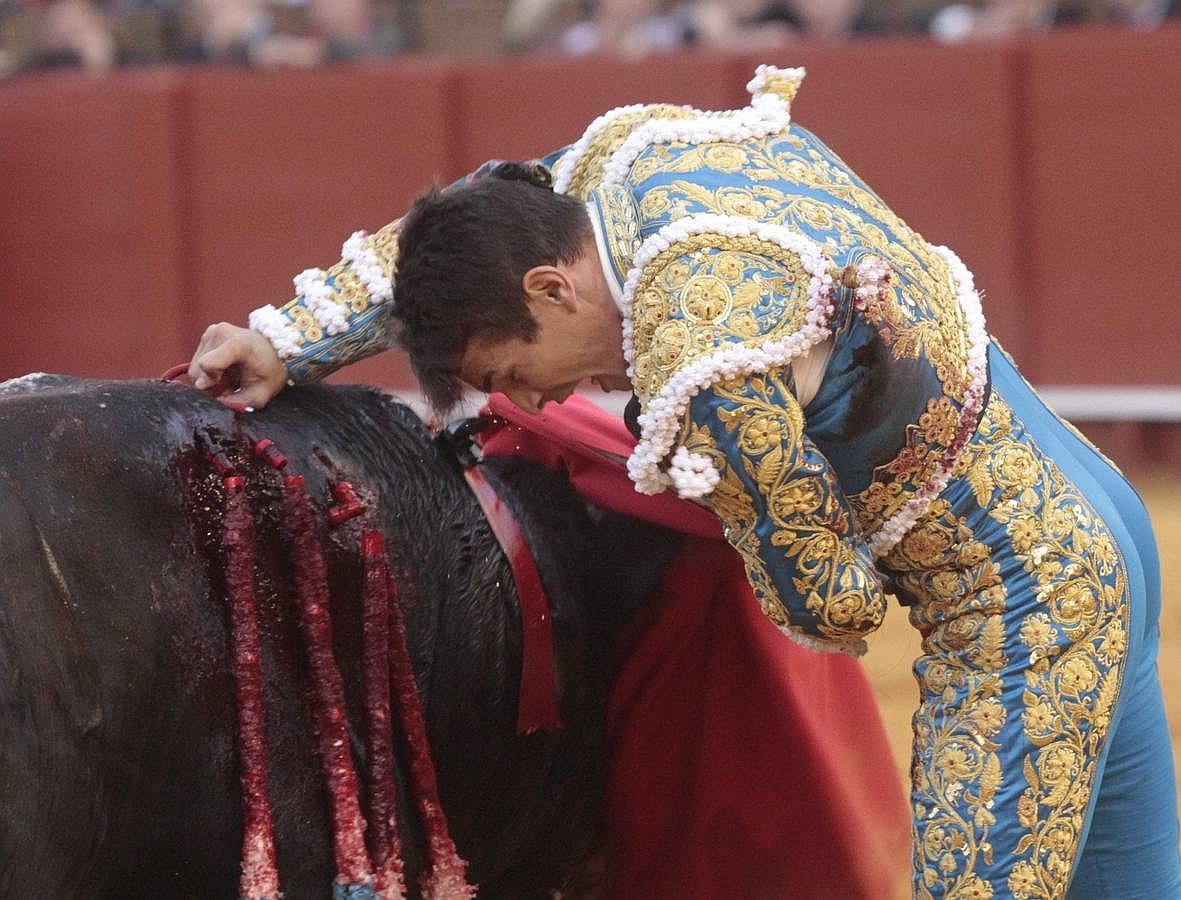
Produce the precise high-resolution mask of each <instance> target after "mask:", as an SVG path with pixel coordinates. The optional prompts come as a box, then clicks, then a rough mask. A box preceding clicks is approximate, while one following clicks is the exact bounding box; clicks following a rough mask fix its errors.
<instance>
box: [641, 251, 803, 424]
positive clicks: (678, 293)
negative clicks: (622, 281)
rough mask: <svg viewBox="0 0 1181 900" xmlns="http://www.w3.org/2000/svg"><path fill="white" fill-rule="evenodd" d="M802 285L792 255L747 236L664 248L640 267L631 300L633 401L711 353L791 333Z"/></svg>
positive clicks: (798, 323) (799, 316) (799, 315)
mask: <svg viewBox="0 0 1181 900" xmlns="http://www.w3.org/2000/svg"><path fill="white" fill-rule="evenodd" d="M809 279H810V276H809V275H808V273H807V272H806V270H805V269H804V267H803V264H802V263H801V262H800V259H799V257H798V256H796V255H795V254H794V253H792V252H791V251H789V250H786V249H784V248H783V247H781V246H780V245H778V244H774V243H770V242H768V241H762V240H759V239H758V238H755V237H729V236H724V235H719V234H698V235H694V236H692V237H690V238H688V239H687V240H685V241H681V242H679V243H677V244H675V245H674V246H672V247H670V248H669V249H668V250H665V251H664V252H663V253H661V254H660V255H659V256H657V257H656V259H655V260H653V262H652V263H651V264H650V265H648V266H647V267H645V269H644V272H643V274H642V275H641V277H640V280H639V282H638V284H637V285H636V292H635V295H634V299H633V301H632V326H633V330H632V341H633V344H634V348H635V355H634V358H635V369H636V378H635V386H636V390H637V392H638V393H639V395H640V398H641V401H642V402H643V403H644V404H645V406H646V404H647V402H648V400H649V399H651V398H652V397H654V396H656V395H657V394H658V393H659V392H660V390H661V388H662V387H663V386H664V384H665V383H666V382H667V381H668V379H669V378H671V377H672V375H673V374H674V372H675V371H676V370H677V369H679V368H681V367H683V366H684V365H686V364H687V363H689V362H691V361H692V360H694V359H695V358H697V357H699V356H701V355H704V354H707V353H709V352H711V351H712V350H714V349H716V348H717V347H720V346H722V345H724V344H727V343H736V342H745V341H750V340H758V341H760V342H761V341H770V340H775V339H776V338H780V337H785V336H787V335H788V334H791V333H792V332H795V331H798V330H799V329H800V328H801V327H802V326H803V323H804V320H805V318H806V316H807V312H808V309H807V302H808V292H807V284H808V282H809Z"/></svg>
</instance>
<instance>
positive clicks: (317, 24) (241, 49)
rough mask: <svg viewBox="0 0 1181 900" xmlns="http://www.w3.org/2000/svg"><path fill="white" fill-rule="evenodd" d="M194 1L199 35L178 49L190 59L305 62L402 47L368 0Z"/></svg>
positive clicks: (260, 63) (303, 64) (312, 63)
mask: <svg viewBox="0 0 1181 900" xmlns="http://www.w3.org/2000/svg"><path fill="white" fill-rule="evenodd" d="M192 2H193V4H194V6H193V8H194V12H195V13H196V15H195V25H196V30H197V34H196V36H195V38H194V40H192V41H190V43H189V45H188V47H187V48H186V50H185V51H184V52H183V53H182V57H183V58H184V59H187V60H190V61H219V62H237V63H249V64H250V65H254V66H260V67H270V66H297V67H307V66H315V65H319V64H321V63H325V62H334V61H338V60H350V59H359V58H361V57H365V56H376V55H389V54H392V53H396V52H397V51H398V50H400V49H401V44H402V42H401V40H400V39H399V33H398V32H397V30H396V29H395V28H394V27H393V26H392V24H389V23H381V22H379V21H378V19H377V18H376V17H375V15H374V11H373V4H372V2H371V0H309V2H308V3H307V5H306V6H286V7H280V8H278V9H277V10H272V9H270V8H269V7H268V6H266V5H265V3H266V0H192ZM276 13H279V14H280V15H276ZM280 18H281V19H282V22H281V23H279V24H277V22H276V20H277V19H280Z"/></svg>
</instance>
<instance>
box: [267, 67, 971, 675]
mask: <svg viewBox="0 0 1181 900" xmlns="http://www.w3.org/2000/svg"><path fill="white" fill-rule="evenodd" d="M802 76H803V71H802V70H798V69H789V70H780V69H775V68H771V67H760V69H759V71H758V73H757V74H756V77H755V78H754V80H752V81H751V83H750V85H749V86H748V87H749V89H750V92H751V96H752V100H751V104H750V105H749V106H748V107H746V108H744V109H741V110H735V111H729V112H700V111H698V110H694V109H691V108H687V107H680V106H668V105H644V106H631V107H624V108H621V109H617V110H614V111H612V112H610V113H607V114H606V115H604V116H601V117H600V118H599V119H597V120H595V122H593V123H592V124H591V125H590V126H589V127H588V128H587V130H586V132H585V133H584V134H583V136H582V137H581V138H580V139H579V140H578V141H577V142H576V143H575V144H573V145H571V146H570V147H568V148H565V149H564V150H562V151H559V153H557V154H554V155H553V156H552V157H550V158H548V159H547V162H549V163H550V164H551V165H552V167H553V171H554V176H555V182H554V187H555V190H560V191H564V192H567V193H570V194H572V195H575V196H578V197H581V198H583V199H585V200H586V201H587V205H588V210H589V212H590V214H591V217H592V220H593V221H594V223H595V225H596V233H597V236H598V238H599V246H600V255H601V256H603V258H604V259H603V261H604V264H605V269H606V270H607V272H608V273H609V275H610V276H611V277H613V279H614V281H615V283H616V287H617V288H618V294H619V299H620V303H621V310H622V314H623V321H624V350H625V354H626V356H627V359H628V363H629V366H630V369H629V374H630V376H631V378H632V382H633V385H634V387H635V390H636V394H637V396H638V397H639V399H640V404H641V414H640V418H639V423H640V428H641V435H640V439H639V443H638V445H637V447H636V450H635V452H634V453H633V455H632V457H631V459H630V460H629V472H630V474H631V476H632V478H633V480H634V481H635V483H636V486H637V490H640V491H643V492H648V493H653V492H657V491H661V490H664V489H665V488H667V487H670V486H671V487H674V488H675V489H676V490H677V491H678V492H679V493H681V494H682V495H683V496H690V497H696V498H699V499H700V501H701V502H703V503H706V504H707V505H709V506H710V507H711V508H712V509H713V510H714V512H715V513H716V514H717V515H718V516H719V517H720V519H721V520H722V522H723V525H724V527H725V531H726V534H727V537H728V539H729V541H730V542H731V543H732V544H733V545H734V546H735V548H736V549H737V550H738V551H739V552H740V553H741V554H742V556H743V559H744V560H745V563H746V567H747V572H748V575H749V577H750V580H751V584H752V585H753V587H754V590H755V594H756V596H757V597H758V599H759V602H760V604H761V606H762V608H763V609H764V611H765V612H766V613H767V614H768V615H769V616H770V617H771V618H772V619H773V620H774V621H775V622H776V624H778V625H779V626H780V627H781V628H782V629H783V630H785V631H786V632H787V633H788V634H789V635H790V636H792V637H793V638H796V639H797V640H799V641H801V642H802V643H805V644H807V645H809V646H812V647H814V648H815V649H830V650H840V651H843V652H849V653H860V652H863V649H864V642H863V638H864V636H865V635H866V634H867V633H868V632H870V631H872V630H873V629H874V628H876V627H877V626H878V625H879V624H880V622H881V620H882V616H883V614H884V611H885V591H884V589H883V584H882V580H881V578H880V577H879V575H878V572H877V570H876V568H875V564H874V559H875V557H880V556H882V555H884V554H885V553H887V552H888V551H889V550H890V549H891V548H892V547H893V546H894V545H895V544H896V543H897V541H898V540H899V538H900V537H901V536H902V535H903V534H904V533H905V532H906V531H907V529H908V528H909V527H910V526H911V525H913V523H914V522H915V521H916V520H917V519H918V518H919V516H920V515H922V513H923V512H924V511H925V510H926V508H927V506H928V505H929V503H930V502H931V500H932V499H933V498H935V497H936V496H937V495H938V494H939V492H940V491H941V490H942V488H943V487H944V485H945V484H946V482H947V481H948V479H949V478H950V477H951V474H952V469H953V468H954V466H955V464H956V461H957V458H958V457H959V455H960V454H961V453H962V451H963V449H964V446H965V443H966V441H967V439H968V437H969V436H970V434H971V433H972V432H974V431H975V430H976V427H977V424H978V420H979V416H980V411H981V409H982V407H983V403H984V395H985V392H986V389H987V365H986V348H987V336H986V334H985V332H984V328H983V320H982V318H981V316H980V311H979V303H978V298H977V297H976V294H975V292H974V290H973V286H972V281H971V276H970V275H969V274H968V272H967V270H966V269H965V268H964V267H963V265H962V264H961V263H960V262H959V260H958V259H957V258H956V257H955V256H954V254H952V253H951V252H950V251H948V250H946V249H945V248H936V247H932V246H931V245H929V244H927V243H926V242H925V241H924V240H923V239H922V238H921V237H920V236H919V235H918V234H916V233H915V232H914V231H912V230H911V229H910V228H908V227H907V226H906V225H905V223H903V222H902V221H901V220H900V219H899V218H898V217H897V216H896V215H895V214H894V213H893V212H892V211H891V210H890V209H889V208H888V207H887V206H886V205H885V204H884V203H883V202H882V201H881V200H880V199H879V198H878V197H877V195H876V194H874V193H873V192H872V191H871V190H870V189H869V188H868V187H866V185H865V184H863V183H862V182H861V181H860V179H858V177H857V176H856V175H855V174H854V173H853V172H851V171H850V169H849V168H848V166H846V165H845V164H844V163H843V162H842V161H841V160H840V159H839V158H838V157H837V156H836V155H835V154H833V153H832V151H830V150H829V149H828V148H827V147H825V146H824V144H822V143H821V142H820V141H819V140H818V139H817V138H816V137H815V136H813V135H812V134H810V133H809V132H807V131H805V130H804V129H802V128H800V127H799V126H797V125H794V124H792V123H791V119H790V107H791V102H792V100H793V98H794V96H795V93H796V91H797V89H798V86H799V83H800V80H801V78H802ZM396 232H397V224H396V223H394V224H393V225H390V226H387V227H386V228H385V229H383V230H382V231H380V232H378V233H377V234H375V235H373V236H368V235H364V234H362V233H358V234H357V235H354V236H353V237H352V238H350V243H346V245H345V248H344V249H345V253H344V256H345V259H343V260H342V261H341V262H340V263H338V264H337V266H335V267H333V268H332V269H329V270H328V271H327V272H322V271H320V270H309V271H308V272H305V273H303V274H302V275H301V276H299V278H298V279H297V287H298V288H300V297H297V298H296V300H294V301H292V303H290V304H288V305H287V306H286V307H283V308H282V309H280V310H275V309H273V308H271V307H264V308H263V309H262V310H257V311H256V312H255V313H254V314H253V315H252V318H251V325H252V327H254V328H256V329H257V330H259V331H262V332H263V333H264V334H266V335H267V336H268V337H269V338H271V340H272V342H273V343H274V344H275V346H276V348H277V349H278V350H279V353H280V356H282V357H283V358H284V359H285V360H286V362H287V365H288V368H289V370H290V373H291V376H292V378H293V379H294V380H297V381H300V380H311V379H313V378H315V377H319V376H321V375H323V374H326V373H327V372H328V371H331V370H332V369H334V368H336V367H337V366H338V365H341V364H344V363H345V362H351V361H353V360H355V359H358V358H360V357H361V356H364V355H368V354H369V353H372V352H376V351H377V350H380V349H384V347H385V346H386V343H385V341H386V338H385V327H384V324H383V321H384V316H383V308H384V307H385V306H386V304H388V302H389V301H390V298H391V291H390V290H389V288H388V285H389V281H390V279H391V278H393V277H394V275H395V271H396V265H395V260H394V252H395V245H396ZM383 279H384V282H383ZM383 285H385V286H386V287H383ZM805 368H810V369H811V370H812V371H814V372H819V375H821V376H822V377H816V378H812V379H809V380H810V381H813V382H817V384H813V385H811V386H805V385H802V384H801V378H800V373H801V372H802V371H803V370H804V369H805Z"/></svg>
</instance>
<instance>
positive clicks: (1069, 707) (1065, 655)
mask: <svg viewBox="0 0 1181 900" xmlns="http://www.w3.org/2000/svg"><path fill="white" fill-rule="evenodd" d="M984 424H985V426H986V430H984V433H983V435H982V439H983V440H985V441H989V442H990V444H992V445H994V449H993V450H992V451H991V452H990V453H989V454H988V455H987V457H982V459H981V461H980V462H979V463H978V464H977V465H976V466H975V467H974V468H975V476H976V477H975V482H974V485H973V486H974V489H975V490H976V491H977V492H978V493H985V492H990V493H992V502H991V504H990V507H989V515H990V517H991V518H992V519H994V520H996V521H997V522H1000V523H1002V524H1004V525H1005V528H1006V532H1007V533H1008V535H1009V538H1010V540H1011V541H1012V544H1013V548H1014V551H1015V554H1016V557H1017V559H1019V560H1020V561H1021V564H1022V566H1023V568H1024V569H1025V572H1026V573H1027V574H1028V576H1029V577H1030V579H1031V583H1032V589H1033V591H1034V595H1035V598H1036V605H1037V611H1035V612H1032V613H1030V614H1029V615H1027V616H1026V617H1025V619H1024V621H1023V622H1022V624H1021V628H1020V632H1019V635H1020V640H1021V644H1022V646H1023V648H1024V649H1025V650H1026V651H1027V652H1028V668H1027V669H1026V672H1025V691H1024V694H1023V699H1022V705H1023V713H1022V722H1023V725H1024V733H1025V736H1026V738H1027V739H1028V740H1029V742H1030V743H1031V744H1032V745H1033V748H1034V749H1032V750H1031V751H1030V752H1029V753H1027V754H1026V755H1025V758H1024V760H1023V762H1022V773H1023V775H1024V778H1025V783H1026V787H1025V789H1024V790H1023V791H1022V794H1021V798H1020V800H1019V803H1018V815H1019V818H1020V822H1021V825H1022V827H1023V828H1025V829H1026V830H1027V831H1026V834H1024V835H1023V836H1022V837H1021V839H1020V840H1019V841H1018V842H1017V846H1016V848H1015V851H1014V853H1015V855H1016V856H1017V857H1019V858H1020V862H1019V863H1018V864H1017V865H1016V866H1015V867H1014V869H1013V872H1012V873H1011V875H1010V878H1009V882H1008V887H1009V890H1010V891H1011V892H1012V893H1013V896H1015V897H1017V898H1018V900H1022V898H1033V897H1037V898H1042V897H1048V898H1054V897H1062V896H1064V895H1065V890H1066V887H1065V886H1066V884H1067V882H1068V880H1069V875H1070V870H1071V866H1072V865H1073V864H1074V858H1075V855H1076V853H1077V849H1078V841H1079V838H1080V836H1081V834H1082V829H1083V823H1084V819H1085V816H1086V809H1087V804H1088V802H1089V800H1090V797H1091V791H1092V789H1093V787H1094V780H1095V768H1096V764H1097V760H1098V758H1099V755H1100V754H1101V752H1102V750H1103V745H1104V742H1105V740H1106V738H1107V733H1108V730H1109V728H1110V726H1111V715H1112V711H1113V709H1114V707H1115V702H1116V699H1117V698H1118V696H1119V691H1120V684H1121V679H1122V675H1123V668H1124V667H1123V657H1124V654H1125V653H1126V650H1127V624H1128V616H1129V600H1128V583H1127V574H1126V568H1125V566H1124V564H1123V560H1122V558H1121V557H1120V554H1119V551H1118V549H1117V545H1116V543H1115V540H1114V538H1113V536H1112V535H1111V533H1110V531H1109V530H1108V528H1107V526H1106V524H1105V523H1104V522H1103V520H1102V518H1101V517H1100V516H1099V515H1098V514H1097V513H1096V511H1095V510H1094V509H1093V508H1092V507H1091V505H1090V503H1089V502H1087V500H1086V498H1084V497H1083V496H1082V495H1081V494H1080V493H1079V492H1078V489H1077V488H1076V487H1075V486H1074V485H1073V484H1072V483H1071V482H1070V481H1068V480H1067V479H1066V478H1065V477H1064V476H1063V474H1062V473H1061V472H1060V471H1059V469H1058V467H1057V466H1056V465H1054V463H1053V461H1052V460H1050V459H1048V458H1047V457H1046V456H1045V454H1043V453H1041V452H1040V451H1039V450H1038V448H1037V446H1036V444H1034V443H1033V441H1032V439H1030V438H1028V437H1025V439H1024V441H1022V442H1019V441H1018V436H1017V435H1012V436H1008V435H999V434H997V433H996V432H994V431H991V430H990V429H991V422H989V421H988V420H987V419H986V421H985V423H984ZM990 489H991V491H990Z"/></svg>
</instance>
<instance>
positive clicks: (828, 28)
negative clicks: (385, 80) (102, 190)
mask: <svg viewBox="0 0 1181 900" xmlns="http://www.w3.org/2000/svg"><path fill="white" fill-rule="evenodd" d="M1170 17H1181V0H1065V2H1050V0H974V2H973V0H965V2H960V3H950V4H949V3H945V2H934V0H680V2H677V0H597V2H593V0H0V78H2V77H5V76H11V75H14V74H17V73H20V72H27V71H34V70H41V69H45V68H50V67H59V66H75V67H81V68H84V69H88V70H92V71H103V70H106V69H110V68H112V67H114V66H118V65H129V64H137V63H138V64H143V63H160V62H206V63H227V64H239V65H251V66H258V67H268V66H313V65H320V64H323V63H331V62H336V61H345V60H357V59H361V58H366V57H381V56H391V55H394V54H398V53H403V52H407V51H426V52H435V51H442V52H452V53H460V54H464V53H495V52H515V53H520V52H528V51H532V50H537V49H546V50H555V49H558V50H561V51H563V52H566V53H570V54H575V55H577V54H589V53H617V54H622V55H625V56H632V57H637V56H643V55H644V54H647V53H654V52H665V51H671V50H676V49H679V48H682V47H686V46H698V47H713V48H721V49H726V48H741V49H743V50H747V51H750V50H756V51H757V50H760V49H763V48H768V49H770V48H773V47H776V46H782V45H785V44H789V43H790V42H792V41H796V40H829V41H832V40H844V39H846V38H848V37H850V36H854V35H860V34H870V33H876V34H885V33H911V34H927V35H930V36H931V37H932V38H933V39H936V40H941V41H966V40H986V39H995V38H999V37H1005V36H1009V35H1013V34H1017V33H1022V32H1037V31H1042V30H1046V29H1049V28H1053V27H1055V26H1058V25H1061V24H1066V23H1069V24H1074V23H1083V22H1108V23H1116V24H1120V25H1124V26H1126V27H1131V28H1154V27H1156V26H1158V25H1160V24H1161V23H1162V22H1164V21H1165V20H1166V19H1168V18H1170Z"/></svg>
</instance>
